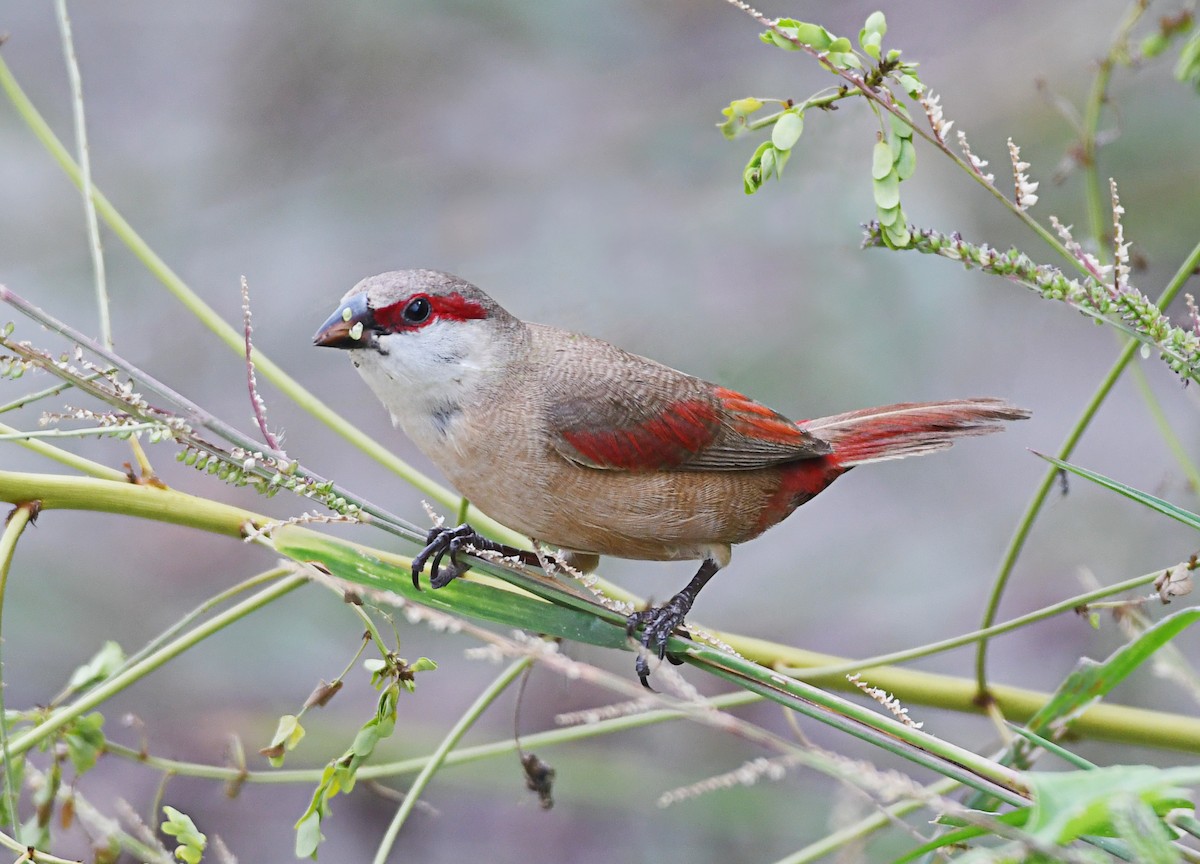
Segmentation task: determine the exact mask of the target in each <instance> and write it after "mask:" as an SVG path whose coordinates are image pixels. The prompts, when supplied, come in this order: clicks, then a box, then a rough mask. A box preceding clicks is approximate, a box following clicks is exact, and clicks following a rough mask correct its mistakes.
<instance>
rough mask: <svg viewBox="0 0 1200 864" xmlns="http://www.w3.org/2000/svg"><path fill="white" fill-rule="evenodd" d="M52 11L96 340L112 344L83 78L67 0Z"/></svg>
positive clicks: (109, 345)
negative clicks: (67, 96)
mask: <svg viewBox="0 0 1200 864" xmlns="http://www.w3.org/2000/svg"><path fill="white" fill-rule="evenodd" d="M54 15H55V17H56V18H57V19H58V30H59V33H60V34H61V36H62V44H63V57H64V59H65V60H66V64H67V80H68V81H69V82H70V84H71V115H72V117H73V118H74V121H75V146H76V147H77V148H78V153H79V166H80V170H79V187H80V192H82V193H83V214H84V219H85V221H86V222H87V235H88V248H89V249H90V250H91V253H92V275H93V277H94V279H95V283H96V305H97V306H98V307H99V310H100V341H101V343H103V345H104V347H105V348H112V346H113V338H112V318H111V317H110V316H109V310H108V285H107V284H106V280H105V276H104V247H103V246H101V245H100V226H99V224H97V222H96V204H95V202H94V201H93V200H92V191H93V187H92V160H91V158H90V156H89V153H88V139H87V123H86V122H85V118H84V111H83V78H82V76H81V75H80V74H79V61H78V59H77V58H76V56H75V43H74V40H73V39H72V38H71V18H70V16H69V15H67V0H54Z"/></svg>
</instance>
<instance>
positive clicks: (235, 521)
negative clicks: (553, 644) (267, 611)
mask: <svg viewBox="0 0 1200 864" xmlns="http://www.w3.org/2000/svg"><path fill="white" fill-rule="evenodd" d="M34 498H37V499H39V500H41V501H42V504H43V507H44V508H45V509H46V510H52V509H56V508H61V509H82V510H102V511H106V512H113V513H122V514H124V515H129V516H137V517H141V518H147V519H156V520H162V521H167V522H173V523H176V524H181V525H189V526H191V527H195V528H200V529H202V530H206V531H210V532H214V533H218V534H225V535H227V536H234V537H238V536H241V531H242V526H244V525H246V524H254V525H258V526H261V525H263V524H265V523H267V522H268V520H267V518H266V517H265V516H261V515H259V514H257V513H252V512H250V511H247V510H241V509H239V508H236V507H230V506H228V505H225V504H220V503H217V502H215V501H209V500H207V499H204V498H197V497H194V496H191V495H187V494H184V493H182V492H178V491H175V490H172V489H158V488H155V487H150V486H140V485H137V484H133V483H128V482H120V483H113V482H106V481H102V480H94V479H91V478H72V477H58V476H55V475H47V474H21V473H17V472H7V471H0V500H8V501H12V502H21V501H26V500H32V499H34ZM288 531H289V532H301V534H300V535H299V536H303V535H306V534H311V535H313V536H315V537H320V538H321V542H322V543H323V544H324V543H336V542H337V541H334V540H332V538H328V537H326V536H325V535H317V534H315V532H311V531H309V529H305V528H300V527H297V526H290V527H289V528H288ZM370 554H371V555H372V556H374V557H377V558H378V559H379V560H381V561H386V562H390V563H391V566H394V567H396V568H400V569H403V568H404V567H406V566H411V562H410V560H409V559H404V558H402V557H401V556H392V555H388V554H386V553H382V552H378V551H376V550H372V551H371V553H370ZM481 566H486V565H481ZM542 581H544V580H542ZM539 584H541V583H539ZM541 590H542V591H543V592H544V593H547V595H548V596H551V595H552V596H553V597H554V598H555V602H558V603H560V604H562V605H566V606H572V605H573V604H575V603H577V602H579V600H578V598H577V597H575V596H574V595H572V594H569V593H567V592H566V591H565V589H561V588H558V587H557V586H556V585H554V584H553V583H545V585H543V586H542V588H541ZM554 592H558V593H554ZM621 596H622V598H623V599H628V600H632V601H634V602H637V598H636V597H634V596H633V595H631V594H629V593H628V592H621ZM585 605H588V608H592V606H591V604H585ZM595 608H600V607H595ZM594 614H597V615H599V614H601V613H600V612H598V611H597V612H594ZM608 614H611V613H608ZM613 617H614V619H615V618H617V617H619V616H613ZM714 635H716V636H717V637H718V638H719V639H721V640H723V641H724V642H726V643H728V644H729V645H731V646H732V647H733V648H734V650H736V651H737V652H739V653H740V654H742V655H743V656H744V657H747V658H750V659H753V660H755V661H757V662H759V663H761V664H763V665H764V666H767V667H771V668H777V667H782V666H788V667H798V666H835V665H838V666H840V665H843V664H845V663H847V662H848V661H847V660H846V659H845V658H842V657H834V656H830V655H828V654H819V653H816V652H812V651H805V650H802V649H799V648H795V647H792V646H788V645H780V644H778V643H774V642H768V641H766V640H762V639H755V638H753V637H748V636H739V635H736V634H726V633H719V632H718V633H715V634H714ZM682 644H684V645H685V646H688V645H689V644H690V643H682ZM864 672H865V674H867V675H868V676H869V677H870V680H871V683H872V684H874V685H875V686H878V687H883V688H884V689H886V690H889V691H891V692H893V693H896V694H897V695H898V696H900V697H901V698H903V699H904V700H906V701H909V702H912V703H914V704H925V705H935V706H938V707H942V708H948V709H950V710H954V711H970V712H978V711H980V710H981V706H980V705H979V703H978V701H977V700H976V698H975V697H976V695H977V692H978V691H977V690H976V688H975V682H974V681H972V680H970V679H966V678H956V677H953V676H949V675H937V674H933V673H929V672H920V671H916V670H911V669H902V668H896V667H890V666H881V667H875V668H872V669H869V670H864ZM826 682H827V684H828V686H830V687H835V688H840V689H843V690H845V689H850V687H851V685H849V684H848V683H847V682H846V680H845V679H844V678H840V677H833V678H829V679H822V683H826ZM992 696H993V697H994V698H995V699H996V701H997V703H998V704H999V705H1000V706H1001V708H1002V709H1003V710H1004V711H1005V713H1006V715H1007V716H1009V717H1012V718H1015V719H1027V718H1029V717H1032V716H1033V715H1034V714H1035V713H1036V712H1037V711H1038V710H1039V709H1040V708H1041V706H1042V705H1043V704H1045V701H1046V699H1047V698H1048V697H1047V695H1046V694H1045V693H1039V692H1036V691H1033V690H1026V689H1021V688H1016V687H1003V686H996V687H993V688H992ZM1072 728H1073V730H1074V731H1075V732H1077V733H1078V734H1080V735H1086V736H1089V737H1094V738H1099V739H1102V740H1108V741H1121V742H1126V743H1128V742H1133V741H1136V742H1138V743H1140V744H1144V745H1147V746H1154V747H1166V748H1171V749H1177V750H1184V751H1188V752H1200V720H1196V719H1195V718H1189V717H1182V716H1179V715H1173V714H1168V713H1164V712H1160V711H1150V710H1146V709H1139V708H1131V707H1127V706H1123V705H1111V704H1104V703H1102V704H1099V705H1095V706H1093V707H1091V708H1090V709H1089V710H1088V711H1087V712H1085V713H1084V715H1083V716H1082V717H1080V718H1079V719H1078V720H1076V721H1074V723H1073V724H1072Z"/></svg>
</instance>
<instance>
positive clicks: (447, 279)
mask: <svg viewBox="0 0 1200 864" xmlns="http://www.w3.org/2000/svg"><path fill="white" fill-rule="evenodd" d="M521 326H522V325H521V322H520V321H519V320H518V319H516V318H514V317H513V316H512V315H510V314H509V313H508V312H506V311H505V310H504V309H503V308H502V307H501V306H500V305H499V304H498V303H496V301H494V300H492V298H491V297H489V296H487V295H486V294H484V293H483V292H482V291H480V290H479V289H478V288H476V287H475V286H474V285H472V284H471V283H469V282H466V281H464V280H462V279H459V278H458V277H457V276H452V275H450V274H449V273H442V272H440V271H437V270H395V271H391V272H388V273H380V274H379V275H378V276H371V277H369V278H367V279H364V280H362V281H361V282H359V283H358V284H357V285H355V286H354V287H353V288H351V289H350V290H349V291H348V292H346V295H345V296H344V297H342V301H341V303H339V304H338V308H337V311H335V312H334V313H333V314H332V315H331V316H330V317H329V320H328V321H326V322H325V323H324V324H322V325H321V327H320V329H319V330H317V332H316V335H314V336H313V344H315V345H319V346H322V347H326V348H343V349H347V350H348V352H349V354H350V359H351V361H352V362H353V363H354V365H355V366H356V367H357V368H358V370H359V372H360V373H361V374H362V376H363V378H365V379H366V381H367V383H368V384H369V385H370V387H371V389H372V390H374V391H375V394H376V395H377V396H378V397H379V398H380V399H381V400H382V401H383V402H384V403H385V404H386V405H387V406H388V408H389V409H391V411H392V413H393V415H394V416H395V415H397V413H398V411H397V408H398V403H399V402H401V401H409V402H412V401H415V402H418V403H419V402H423V401H426V402H428V401H437V400H446V399H450V400H454V401H458V400H459V399H460V398H461V397H462V396H463V395H465V393H466V392H467V391H469V390H470V389H471V388H472V387H474V386H477V385H478V384H479V383H480V382H481V381H483V380H484V379H486V378H488V377H489V376H491V375H494V374H495V373H496V372H498V371H500V370H502V368H503V366H504V365H505V364H506V362H507V361H508V359H509V358H510V357H511V356H512V351H513V347H514V346H513V343H514V340H515V338H516V336H517V334H518V333H519V331H520V329H521ZM422 396H426V397H428V398H427V399H422Z"/></svg>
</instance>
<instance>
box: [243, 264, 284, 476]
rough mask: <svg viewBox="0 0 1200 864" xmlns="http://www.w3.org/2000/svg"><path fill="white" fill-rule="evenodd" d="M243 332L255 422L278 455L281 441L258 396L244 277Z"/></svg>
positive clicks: (251, 329) (248, 287) (248, 386)
mask: <svg viewBox="0 0 1200 864" xmlns="http://www.w3.org/2000/svg"><path fill="white" fill-rule="evenodd" d="M242 331H243V332H244V333H245V334H246V386H247V388H249V390H250V406H251V407H252V408H253V409H254V420H255V422H256V423H258V431H259V432H261V433H262V436H263V441H265V442H267V446H268V447H270V448H271V449H272V450H274V451H275V452H277V453H282V452H283V448H282V447H281V446H279V439H278V438H276V437H275V435H274V434H273V433H272V432H271V430H270V429H269V428H268V427H267V404H266V403H265V402H263V399H262V397H261V396H259V395H258V381H257V380H255V378H254V342H253V340H252V339H251V335H252V334H253V333H254V327H253V326H252V324H251V319H250V283H249V282H247V281H246V277H245V276H243V277H242Z"/></svg>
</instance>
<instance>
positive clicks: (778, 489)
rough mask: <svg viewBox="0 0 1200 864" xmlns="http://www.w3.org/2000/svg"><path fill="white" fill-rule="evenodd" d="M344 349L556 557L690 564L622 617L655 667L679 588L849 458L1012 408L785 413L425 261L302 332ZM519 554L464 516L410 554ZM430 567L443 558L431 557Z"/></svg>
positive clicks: (473, 490) (691, 589)
mask: <svg viewBox="0 0 1200 864" xmlns="http://www.w3.org/2000/svg"><path fill="white" fill-rule="evenodd" d="M313 341H314V342H315V343H316V344H317V345H322V346H326V347H330V348H344V349H347V351H348V353H349V355H350V359H351V361H352V362H353V363H354V366H355V367H356V368H357V369H358V371H359V374H361V375H362V377H363V378H364V379H365V380H366V382H367V384H368V385H369V386H370V388H371V389H372V390H373V391H374V392H375V395H376V396H377V397H379V399H380V401H382V402H383V404H384V406H385V407H386V408H387V409H388V411H389V412H391V416H392V422H393V423H394V424H395V425H396V426H398V427H400V428H401V429H402V430H404V433H405V434H406V435H408V437H409V438H411V439H412V440H413V442H414V443H415V444H416V445H417V447H418V448H420V450H421V451H422V452H423V453H424V454H425V455H426V456H428V457H429V459H430V460H432V461H433V463H434V464H435V465H437V466H438V468H440V469H441V470H442V472H443V473H444V474H445V475H446V477H447V478H448V479H449V481H450V482H451V483H452V484H453V485H454V486H455V488H456V489H457V490H458V491H459V492H460V493H462V494H463V495H464V496H466V497H467V498H468V499H469V500H470V501H471V503H473V504H474V505H475V506H476V507H478V508H479V510H481V511H482V512H484V513H486V514H487V515H488V516H490V517H492V518H493V519H495V520H496V521H498V522H500V523H501V524H503V525H506V526H508V527H509V528H512V529H513V530H515V531H519V532H520V533H522V534H524V535H526V536H528V537H530V538H534V539H536V540H538V541H541V542H544V543H548V544H550V545H552V546H556V547H558V548H559V549H560V550H562V553H563V556H564V558H565V562H566V563H568V564H570V565H571V566H573V567H575V568H577V569H580V570H583V571H588V570H591V569H593V568H594V567H595V566H596V564H597V562H598V561H599V556H601V555H615V556H617V557H620V558H635V559H642V560H648V561H675V560H700V561H701V562H702V563H701V564H700V568H699V570H698V571H697V572H696V575H695V576H694V577H693V578H692V580H691V581H690V582H689V583H688V584H687V586H685V587H684V588H683V590H682V591H680V592H679V593H678V594H676V595H675V596H674V597H672V598H671V599H670V600H668V601H667V602H666V603H664V604H663V605H661V606H657V607H654V608H650V609H646V610H643V611H639V612H635V613H634V614H633V615H631V616H630V617H629V623H628V629H629V632H630V633H631V634H633V633H635V632H636V631H637V630H638V629H641V630H642V635H641V639H640V641H641V644H642V646H643V647H644V648H645V649H646V651H645V652H641V653H639V656H638V660H637V665H636V669H637V674H638V677H639V678H640V679H641V681H642V683H643V684H646V683H647V679H648V676H649V673H650V668H649V664H648V662H647V659H646V653H653V654H656V655H657V656H658V657H659V658H660V659H662V658H663V657H664V655H665V653H666V644H667V640H668V638H669V637H670V635H671V633H672V632H673V631H674V630H675V628H676V627H679V626H680V625H681V624H682V623H683V619H684V617H685V616H686V615H687V614H688V612H689V611H690V610H691V608H692V604H693V603H694V602H695V600H696V595H697V594H699V592H700V590H701V589H702V588H703V587H704V585H705V584H706V583H707V582H708V581H709V579H711V578H712V577H713V575H714V574H715V573H716V572H717V571H718V570H720V569H721V568H722V567H725V566H726V565H727V564H728V563H729V558H730V548H731V547H732V546H733V545H734V544H735V543H744V542H746V541H747V540H750V539H753V538H754V537H757V536H758V535H759V534H761V533H762V532H763V531H765V530H767V529H768V528H770V527H771V526H772V525H775V524H776V523H778V522H780V521H781V520H782V519H784V518H785V517H787V516H788V515H789V514H790V513H791V512H792V511H793V510H795V509H796V508H797V507H799V506H800V505H801V504H803V503H805V502H806V501H808V500H810V499H811V498H813V497H814V496H815V495H817V494H818V493H819V492H821V491H822V490H823V489H825V487H826V486H828V485H829V484H830V483H832V482H833V481H834V480H835V479H837V478H838V477H840V476H841V475H842V474H844V473H846V471H848V470H850V469H851V468H853V467H855V466H856V465H864V464H867V463H871V462H881V461H884V460H887V459H903V458H905V457H907V456H916V455H919V454H922V453H929V452H932V451H934V450H941V449H943V448H946V447H949V446H950V445H951V443H952V442H953V440H954V439H955V438H961V437H965V436H969V435H982V434H986V433H988V432H994V431H997V430H998V429H999V428H1000V422H1001V421H1005V420H1020V419H1022V418H1025V417H1028V416H1029V412H1028V411H1026V410H1024V409H1022V408H1017V407H1015V406H1013V405H1010V404H1009V403H1007V402H1004V401H1002V400H999V399H958V400H952V401H947V402H924V403H902V404H899V405H888V406H884V407H881V408H864V409H859V410H857V411H848V412H846V413H845V414H836V415H834V416H832V417H821V418H819V419H816V420H804V421H800V422H793V421H792V420H789V419H788V418H787V417H784V416H783V415H782V414H779V413H778V412H776V411H773V410H772V409H770V408H768V407H766V406H765V405H761V404H759V403H758V402H755V401H754V400H753V399H750V398H749V397H747V396H743V395H742V394H740V393H737V392H734V391H733V390H729V389H727V388H725V387H720V386H718V385H716V384H710V383H709V382H707V381H702V380H700V379H699V378H694V377H692V376H691V375H687V374H685V373H683V372H679V371H676V370H675V369H671V368H670V367H668V366H664V365H662V364H661V363H656V362H655V361H653V360H649V359H647V358H645V357H639V356H637V355H635V354H630V353H628V352H626V351H622V350H621V349H620V348H617V347H615V346H613V345H611V344H609V343H608V342H603V341H601V340H599V339H593V338H591V337H589V336H584V335H582V334H580V333H572V332H570V331H567V330H560V329H558V328H556V327H548V326H546V325H543V324H532V323H528V322H525V321H522V320H521V319H519V318H516V317H514V316H513V315H511V314H509V313H508V312H506V311H505V310H504V309H503V308H501V306H500V305H499V304H497V303H496V301H494V300H493V299H492V298H491V297H489V296H488V295H487V294H485V293H483V291H481V290H479V289H478V288H476V287H475V286H474V285H472V284H470V283H469V282H465V281H464V280H462V279H459V278H458V277H456V276H452V275H450V274H448V273H442V272H439V271H436V270H399V271H395V272H390V273H381V274H379V275H378V276H372V277H370V278H368V279H364V280H363V281H362V282H359V283H358V284H357V285H355V286H354V287H353V288H352V289H351V290H350V291H349V292H348V293H347V294H346V295H345V296H344V297H343V298H342V302H341V303H340V304H339V306H338V308H337V311H336V312H334V314H333V315H332V316H331V317H330V318H329V320H328V321H326V322H325V324H323V325H322V326H321V329H320V330H318V331H317V334H316V336H314V337H313ZM469 549H476V550H481V549H482V550H496V551H500V552H503V553H505V554H519V555H521V557H523V558H524V560H527V561H533V562H535V563H536V559H535V558H533V557H532V556H531V555H530V553H528V552H523V553H522V552H520V551H519V550H515V549H511V548H509V547H506V546H502V545H501V544H499V543H496V542H494V541H491V540H488V539H486V538H483V537H481V536H479V535H478V534H476V533H475V532H474V531H473V530H472V529H471V528H470V527H469V526H466V525H463V526H459V527H457V528H435V529H434V530H433V531H431V532H430V534H429V537H428V539H427V545H426V547H425V548H424V549H423V550H422V551H421V553H420V554H419V555H417V556H416V557H415V558H414V559H413V582H414V584H416V583H417V582H418V578H419V576H420V574H421V572H422V570H423V569H424V567H425V565H426V563H427V562H429V563H431V568H430V569H431V573H430V582H431V584H432V586H433V587H434V588H440V587H441V586H443V585H446V584H448V583H449V582H450V581H451V580H453V579H455V578H456V577H458V576H460V575H462V574H463V573H464V572H465V571H466V570H467V568H468V565H467V564H466V563H465V562H463V561H460V560H459V559H458V552H459V551H460V550H469ZM443 559H445V560H446V561H447V563H446V564H443V563H442V562H443Z"/></svg>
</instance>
